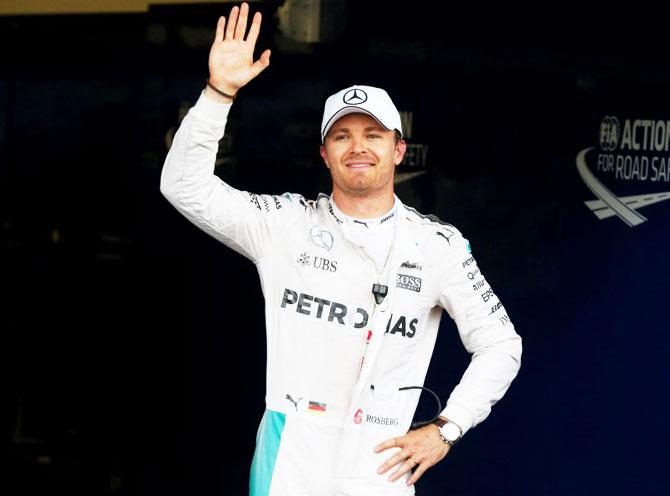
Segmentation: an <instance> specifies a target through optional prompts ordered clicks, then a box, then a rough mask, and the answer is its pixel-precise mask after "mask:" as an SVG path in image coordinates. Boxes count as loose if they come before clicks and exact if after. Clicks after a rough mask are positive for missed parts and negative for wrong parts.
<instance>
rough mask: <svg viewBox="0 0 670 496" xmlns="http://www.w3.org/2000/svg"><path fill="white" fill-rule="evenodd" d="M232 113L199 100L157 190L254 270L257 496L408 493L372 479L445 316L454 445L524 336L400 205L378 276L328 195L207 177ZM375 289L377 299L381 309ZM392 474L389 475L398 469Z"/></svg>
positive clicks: (446, 241) (431, 228) (443, 238)
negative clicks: (261, 301)
mask: <svg viewBox="0 0 670 496" xmlns="http://www.w3.org/2000/svg"><path fill="white" fill-rule="evenodd" d="M229 108H230V105H223V104H219V103H216V102H213V101H211V100H209V99H208V98H207V97H205V96H204V95H201V96H200V98H199V100H198V102H197V103H196V105H195V106H194V107H193V108H191V109H190V111H189V112H188V114H187V115H186V117H185V118H184V120H183V122H182V124H181V126H180V128H179V130H178V132H177V133H176V135H175V137H174V141H173V144H172V148H171V149H170V152H169V154H168V156H167V158H166V161H165V165H164V168H163V172H162V177H161V192H162V193H163V195H165V197H166V198H167V199H168V200H169V201H170V203H171V204H172V205H174V206H175V207H176V208H177V209H178V210H179V211H180V212H181V213H182V214H183V215H184V216H186V217H187V218H188V219H189V220H190V221H191V222H193V223H194V224H195V225H197V226H198V227H199V228H201V229H202V230H204V231H206V232H207V233H209V234H210V235H212V236H214V237H215V238H216V239H218V240H219V241H221V242H222V243H224V244H225V245H226V246H228V247H230V248H232V249H233V250H235V251H237V252H239V253H241V254H242V255H244V256H245V257H247V258H249V259H250V260H251V261H253V262H254V263H255V264H256V267H257V268H258V273H259V275H260V279H261V284H262V288H263V294H264V296H265V318H266V324H267V329H266V331H267V391H266V397H265V402H266V407H267V409H266V411H265V413H264V415H263V419H262V421H261V425H260V427H259V429H258V435H257V439H256V452H255V454H254V459H253V462H252V469H251V482H250V486H251V487H250V494H252V495H253V496H261V495H262V496H266V495H271V496H308V495H309V496H333V495H337V496H345V495H346V496H377V495H385V496H387V495H409V494H414V487H413V486H409V487H408V486H407V485H406V480H407V478H408V476H409V475H406V476H404V477H401V478H400V479H399V480H398V481H396V482H394V483H391V482H389V481H388V477H389V475H390V474H392V473H393V471H394V470H395V469H391V471H389V472H387V473H385V474H383V475H379V474H377V468H378V467H379V466H380V465H381V464H382V463H383V462H384V461H386V460H387V459H388V458H389V457H390V456H392V454H393V453H395V452H397V451H398V448H394V449H391V450H386V451H384V452H382V453H379V454H376V453H374V452H373V448H374V446H375V445H377V444H378V443H380V442H381V441H384V440H387V439H389V438H392V437H395V436H401V435H404V434H405V433H407V431H408V429H409V427H410V424H411V421H412V417H413V415H414V411H415V409H416V406H417V402H418V400H419V396H420V393H421V392H420V390H403V391H401V390H399V389H400V388H402V387H405V386H421V385H423V381H424V378H425V375H426V371H427V369H428V364H429V361H430V357H431V355H432V352H433V347H434V344H435V339H436V336H437V331H438V327H439V323H440V317H441V315H442V309H446V311H447V312H448V313H449V315H450V316H451V318H452V319H454V321H455V322H456V324H457V327H458V332H459V333H460V337H461V340H462V342H463V344H464V346H465V348H466V349H467V351H468V352H469V353H471V354H472V359H471V362H470V364H469V366H468V368H467V370H466V371H465V373H464V375H463V377H462V379H461V381H460V383H459V384H458V386H457V387H456V388H455V389H454V390H453V392H452V393H451V396H450V397H449V400H448V402H447V406H446V408H445V410H444V411H443V413H442V415H443V416H445V417H447V418H449V419H450V420H451V421H453V422H455V423H456V424H458V425H459V426H460V427H461V429H462V430H463V432H464V433H465V432H466V431H467V430H468V429H470V428H471V427H472V426H474V425H477V424H478V423H480V422H481V421H483V420H484V419H485V418H486V417H487V416H488V414H489V412H490V409H491V406H492V405H493V404H495V403H496V402H497V401H498V400H499V399H500V398H501V397H502V396H503V395H504V394H505V391H506V390H507V388H508V387H509V385H510V383H511V381H512V380H513V379H514V377H515V376H516V374H517V372H518V369H519V366H520V359H521V338H520V337H519V336H518V335H517V334H516V332H515V331H514V327H513V325H512V323H511V322H510V319H509V318H508V316H507V314H506V312H505V309H504V308H503V307H502V305H501V303H500V301H499V300H498V298H497V297H496V295H495V293H494V292H493V291H492V290H491V288H490V286H489V284H488V283H487V282H486V280H485V279H484V276H483V275H482V274H481V272H480V270H479V268H478V267H477V264H476V262H475V260H474V258H473V257H472V254H471V253H470V246H469V243H468V241H467V240H466V239H464V238H463V236H462V235H461V233H460V232H459V231H458V230H457V229H456V228H454V227H453V226H451V225H448V224H445V223H442V222H440V221H439V220H438V219H436V218H435V217H426V216H423V215H421V214H419V213H418V212H416V211H415V210H414V209H412V208H409V207H406V206H404V205H403V204H402V203H401V202H400V200H399V199H398V198H397V197H396V198H395V202H396V204H395V205H396V206H395V209H394V211H393V212H394V215H395V216H396V219H395V221H396V227H395V234H394V241H393V246H392V248H391V252H390V254H389V258H388V260H387V263H386V266H385V268H384V269H383V271H382V272H381V273H378V272H377V269H376V266H375V264H374V262H373V260H372V259H371V257H370V256H368V254H367V253H366V252H365V250H364V249H363V248H362V247H361V246H358V245H357V244H356V243H355V242H354V241H353V240H352V238H351V236H350V233H349V232H348V229H347V223H346V222H344V221H343V220H342V213H341V212H340V211H339V210H338V209H337V206H336V205H335V203H334V202H333V201H332V198H331V197H329V196H327V195H320V196H319V198H318V199H317V200H316V201H306V200H305V199H304V198H303V197H302V196H300V195H293V194H284V195H281V196H274V195H256V194H253V193H247V192H243V191H238V190H236V189H234V188H232V187H231V186H229V185H227V184H225V183H224V182H223V181H221V180H220V179H219V178H218V177H217V176H216V175H214V173H213V171H214V162H215V157H216V153H217V150H218V142H219V140H220V139H221V137H222V136H223V133H224V128H225V125H226V119H227V115H228V110H229ZM373 284H380V285H384V286H387V287H388V294H387V295H386V297H385V298H384V299H383V301H382V302H381V303H380V304H377V303H376V301H375V297H374V295H373V293H372V287H373ZM396 468H397V467H396Z"/></svg>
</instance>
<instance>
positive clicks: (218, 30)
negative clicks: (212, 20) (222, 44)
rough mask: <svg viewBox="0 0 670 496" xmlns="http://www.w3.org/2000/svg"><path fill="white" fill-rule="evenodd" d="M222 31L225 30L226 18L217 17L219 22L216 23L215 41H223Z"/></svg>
mask: <svg viewBox="0 0 670 496" xmlns="http://www.w3.org/2000/svg"><path fill="white" fill-rule="evenodd" d="M224 29H226V18H225V17H223V16H221V17H219V22H217V23H216V36H215V38H214V39H215V41H223V33H224Z"/></svg>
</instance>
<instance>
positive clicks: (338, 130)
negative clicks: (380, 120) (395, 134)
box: [332, 126, 388, 133]
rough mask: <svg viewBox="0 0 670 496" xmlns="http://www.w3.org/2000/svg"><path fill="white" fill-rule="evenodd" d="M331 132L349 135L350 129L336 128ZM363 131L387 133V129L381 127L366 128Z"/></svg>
mask: <svg viewBox="0 0 670 496" xmlns="http://www.w3.org/2000/svg"><path fill="white" fill-rule="evenodd" d="M332 131H333V132H334V133H337V132H346V133H349V132H351V129H349V128H348V127H337V128H333V129H332ZM364 131H388V129H384V128H382V127H381V126H368V127H366V128H365V129H364Z"/></svg>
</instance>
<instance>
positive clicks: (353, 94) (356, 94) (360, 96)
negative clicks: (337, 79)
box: [342, 88, 368, 105]
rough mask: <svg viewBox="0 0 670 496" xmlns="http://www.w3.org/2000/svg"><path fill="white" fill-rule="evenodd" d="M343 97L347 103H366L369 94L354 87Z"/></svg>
mask: <svg viewBox="0 0 670 496" xmlns="http://www.w3.org/2000/svg"><path fill="white" fill-rule="evenodd" d="M342 99H343V100H344V103H346V104H347V105H360V104H361V103H365V102H366V101H367V100H368V95H367V93H366V92H365V91H363V90H361V89H358V88H354V89H352V90H349V91H347V92H346V93H345V94H344V97H342Z"/></svg>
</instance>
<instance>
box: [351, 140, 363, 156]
mask: <svg viewBox="0 0 670 496" xmlns="http://www.w3.org/2000/svg"><path fill="white" fill-rule="evenodd" d="M351 151H352V152H354V153H365V152H366V151H367V148H366V147H365V140H364V139H363V136H352V137H351Z"/></svg>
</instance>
